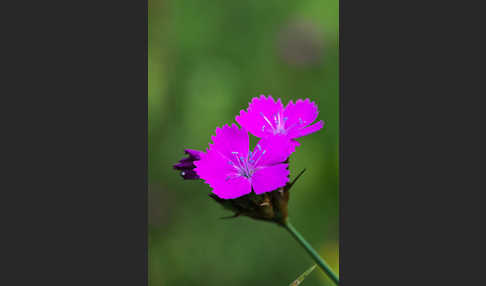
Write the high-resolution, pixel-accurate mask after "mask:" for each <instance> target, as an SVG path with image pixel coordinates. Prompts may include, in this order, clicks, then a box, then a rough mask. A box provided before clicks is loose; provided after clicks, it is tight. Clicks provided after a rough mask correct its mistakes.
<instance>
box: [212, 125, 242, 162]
mask: <svg viewBox="0 0 486 286" xmlns="http://www.w3.org/2000/svg"><path fill="white" fill-rule="evenodd" d="M211 139H212V140H213V142H214V143H213V144H210V145H209V148H210V149H211V150H215V151H217V152H219V153H221V154H222V155H223V156H224V157H226V158H227V159H229V160H233V162H234V163H237V162H236V161H237V158H236V156H238V157H243V158H246V156H247V155H248V151H249V148H250V145H249V144H250V139H249V137H248V132H247V131H246V130H245V129H243V128H242V129H239V128H238V126H237V125H236V124H234V123H233V124H232V125H231V127H230V126H228V125H224V126H223V128H219V127H218V128H216V135H215V136H212V137H211ZM236 152H237V154H236Z"/></svg>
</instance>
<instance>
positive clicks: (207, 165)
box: [194, 149, 251, 199]
mask: <svg viewBox="0 0 486 286" xmlns="http://www.w3.org/2000/svg"><path fill="white" fill-rule="evenodd" d="M228 161H229V160H228V159H227V158H226V157H225V156H223V155H222V154H221V153H220V152H218V151H217V150H214V149H209V150H208V152H207V153H206V154H203V155H202V156H201V159H200V160H198V161H195V162H194V164H195V165H196V168H195V169H194V171H195V172H196V173H197V175H198V176H199V177H200V178H201V179H203V180H204V182H205V183H206V184H208V185H209V186H210V187H211V188H212V189H213V190H212V191H213V193H214V194H216V195H217V196H218V197H220V198H222V199H233V198H237V197H240V196H242V195H245V194H248V193H250V192H251V187H250V182H249V181H248V179H246V178H244V177H240V176H239V175H238V172H237V171H236V169H235V168H234V167H233V166H232V165H230V164H229V163H228Z"/></svg>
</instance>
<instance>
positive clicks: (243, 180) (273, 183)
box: [194, 124, 291, 199]
mask: <svg viewBox="0 0 486 286" xmlns="http://www.w3.org/2000/svg"><path fill="white" fill-rule="evenodd" d="M211 139H212V141H213V142H214V143H213V144H209V148H208V149H207V152H206V153H203V154H201V159H200V160H199V161H196V162H194V164H195V165H196V169H195V171H196V173H197V175H198V176H199V177H200V178H202V179H203V180H204V181H205V182H206V183H207V184H208V185H209V186H211V187H212V189H213V193H214V194H215V195H217V196H218V197H219V198H221V199H234V198H238V197H241V196H243V195H246V194H249V193H251V191H252V189H253V191H254V192H255V193H256V194H262V193H265V192H270V191H273V190H276V189H278V188H280V187H283V186H284V185H285V184H286V183H287V181H288V175H289V171H288V169H287V167H288V164H285V163H283V162H284V161H285V160H286V159H287V158H288V157H289V155H290V154H291V146H290V145H291V144H290V141H289V140H288V139H287V138H285V137H281V136H271V137H268V138H265V139H262V140H260V142H259V143H258V144H257V145H256V147H255V149H254V151H253V152H251V151H249V138H248V132H247V131H246V130H245V129H243V128H242V129H239V128H238V126H237V125H236V124H232V125H231V127H230V126H228V125H225V126H223V128H219V127H218V128H216V136H212V137H211Z"/></svg>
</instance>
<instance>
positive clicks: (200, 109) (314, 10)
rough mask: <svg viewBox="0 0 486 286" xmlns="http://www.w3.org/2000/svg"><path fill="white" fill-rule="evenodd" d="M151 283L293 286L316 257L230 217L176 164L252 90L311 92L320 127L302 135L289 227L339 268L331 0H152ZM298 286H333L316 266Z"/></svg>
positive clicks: (282, 234)
mask: <svg viewBox="0 0 486 286" xmlns="http://www.w3.org/2000/svg"><path fill="white" fill-rule="evenodd" d="M148 4H149V27H148V33H149V35H148V37H149V45H148V46H149V54H148V62H149V66H148V68H149V74H148V75H149V170H148V171H149V283H150V285H151V286H160V285H211V286H215V285H235V286H237V285H245V286H248V285H279V286H283V285H289V284H290V283H291V282H292V281H293V280H294V279H295V278H297V276H299V275H300V274H301V273H302V272H304V271H305V270H306V269H307V268H309V267H310V266H311V265H312V264H313V261H312V260H311V259H310V257H309V256H308V255H307V254H306V253H305V252H304V250H303V249H302V248H300V246H299V245H298V244H297V242H296V241H294V239H293V238H292V237H291V236H290V235H289V234H288V233H287V232H286V231H285V230H284V229H282V228H279V227H278V226H276V225H273V224H269V223H265V222H261V221H254V220H251V219H249V218H246V217H243V218H237V219H232V220H221V219H219V218H220V217H223V216H228V215H230V214H231V213H229V212H228V211H226V210H224V209H223V208H222V207H221V206H220V205H218V204H217V203H215V202H214V201H213V200H212V199H210V198H209V197H208V194H209V193H210V188H209V187H208V186H207V185H205V184H203V183H202V182H200V181H184V180H182V178H181V177H180V176H179V173H178V172H176V171H175V170H173V169H172V165H173V164H174V163H176V162H177V161H178V160H179V159H181V158H182V157H183V156H184V153H183V150H184V149H185V148H193V149H201V150H204V149H205V148H206V147H207V144H208V142H209V141H210V136H211V135H212V134H213V133H214V130H215V128H216V127H217V126H222V125H223V124H226V123H232V122H234V116H235V115H236V114H238V112H239V111H240V109H244V108H246V107H247V105H248V102H249V101H250V99H251V98H252V97H254V96H258V95H260V94H266V95H268V94H271V95H272V96H274V97H275V98H277V97H280V98H282V100H283V102H284V104H286V103H287V102H288V101H289V100H290V99H293V100H296V99H298V98H306V97H309V98H310V99H312V100H314V101H315V102H316V103H317V104H318V106H319V110H320V114H319V119H322V120H324V121H325V123H326V124H325V126H324V128H323V129H322V130H321V131H319V132H317V133H314V134H311V135H309V136H306V137H304V138H301V139H300V142H301V144H302V145H301V147H299V148H298V149H297V151H296V153H294V154H293V155H292V157H291V165H290V172H291V178H292V177H294V176H295V175H296V174H297V173H298V172H299V171H300V170H302V169H303V168H306V169H307V172H306V173H305V174H304V175H303V176H302V178H301V180H300V181H299V182H298V183H297V184H296V185H295V186H294V188H293V190H292V192H291V199H290V205H289V212H290V217H291V220H292V223H293V224H294V226H295V227H296V228H297V229H298V230H299V231H300V232H301V233H302V234H303V235H304V236H305V237H306V238H307V240H308V241H309V242H310V243H311V244H312V245H313V246H314V247H315V248H316V250H318V252H320V254H321V255H322V257H324V258H325V259H326V260H327V261H328V262H329V264H330V265H331V266H332V268H333V269H335V270H336V271H338V266H339V258H338V257H339V254H338V253H339V249H338V244H339V243H338V241H339V237H338V233H339V217H338V214H339V209H338V207H339V185H338V183H339V174H338V166H339V150H338V145H339V128H338V126H339V121H338V119H339V113H338V112H339V89H338V88H339V77H338V75H339V60H338V59H339V58H338V57H339V54H338V39H339V31H338V28H339V10H338V8H339V2H338V0H302V1H282V0H278V1H277V0H266V1H260V0H247V1H223V0H213V1H191V0H177V1H176V0H172V1H169V0H149V1H148ZM302 285H307V286H312V285H332V284H331V282H330V280H328V279H327V277H326V276H325V275H324V274H323V273H322V271H321V270H320V269H319V268H317V269H316V270H315V271H314V272H313V273H312V274H311V275H310V276H309V277H308V278H307V279H306V280H305V281H304V282H303V284H302Z"/></svg>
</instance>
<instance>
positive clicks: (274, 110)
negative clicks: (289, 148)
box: [236, 95, 324, 146]
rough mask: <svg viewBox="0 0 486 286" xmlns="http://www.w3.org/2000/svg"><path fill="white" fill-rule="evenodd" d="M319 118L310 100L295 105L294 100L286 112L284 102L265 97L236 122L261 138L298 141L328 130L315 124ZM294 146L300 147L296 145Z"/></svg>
mask: <svg viewBox="0 0 486 286" xmlns="http://www.w3.org/2000/svg"><path fill="white" fill-rule="evenodd" d="M318 114H319V110H318V109H317V105H316V104H315V103H314V102H311V101H310V100H309V99H308V98H307V99H305V100H302V99H298V100H297V101H296V102H295V103H294V102H292V100H291V101H290V102H289V103H288V104H287V106H285V108H284V106H283V104H282V102H281V101H280V98H279V99H277V101H275V100H274V99H273V97H272V96H269V97H265V96H264V95H261V96H260V97H254V98H253V99H252V101H251V102H250V104H249V105H248V108H247V110H246V111H245V110H241V111H240V115H238V116H236V121H237V122H238V123H239V124H240V125H241V126H242V127H244V128H245V129H247V130H248V132H250V133H251V134H253V135H255V136H256V137H259V138H266V137H268V136H274V135H284V136H286V137H288V138H289V139H295V138H298V137H302V136H305V135H308V134H310V133H314V132H316V131H318V130H320V129H321V128H322V127H323V126H324V122H323V121H322V120H321V121H319V122H317V123H315V124H312V123H313V122H314V121H315V120H316V118H317V115H318ZM311 124H312V125H311ZM293 144H294V146H298V145H299V143H298V142H296V141H294V143H293Z"/></svg>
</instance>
